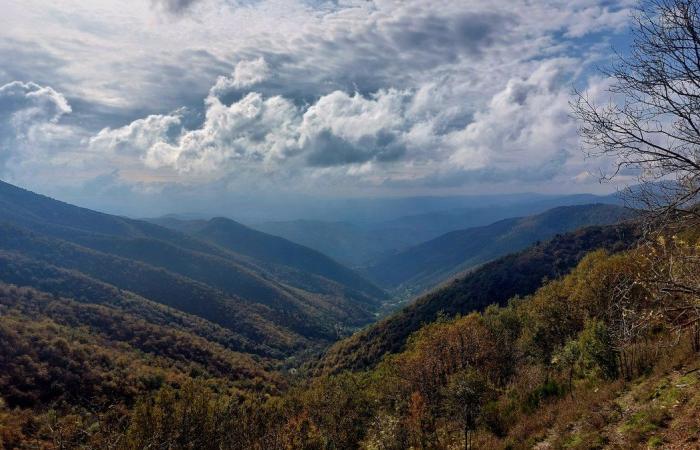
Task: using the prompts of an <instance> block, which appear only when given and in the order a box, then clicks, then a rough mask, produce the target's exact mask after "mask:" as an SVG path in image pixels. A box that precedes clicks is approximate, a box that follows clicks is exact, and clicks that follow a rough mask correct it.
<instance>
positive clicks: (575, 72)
mask: <svg viewBox="0 0 700 450" xmlns="http://www.w3.org/2000/svg"><path fill="white" fill-rule="evenodd" d="M151 3H152V4H156V5H158V8H160V9H168V10H169V11H172V12H177V13H178V17H176V18H173V17H168V16H167V15H166V16H163V15H158V14H154V13H153V10H152V8H151V6H152V5H149V2H143V1H141V0H125V1H124V2H112V1H108V0H98V1H95V2H88V3H86V2H81V1H79V0H60V1H58V2H57V3H55V4H52V5H51V6H49V7H46V5H45V4H44V3H41V2H39V0H27V2H26V3H25V2H22V3H21V4H20V3H13V4H11V5H10V6H8V7H7V8H5V10H4V17H3V18H0V57H2V58H3V59H4V60H5V61H8V63H7V64H4V65H3V67H2V68H0V84H1V83H2V80H4V79H8V80H14V79H20V78H21V76H22V75H23V74H24V75H25V76H26V74H38V75H39V76H41V78H40V79H50V80H52V81H51V83H50V84H51V85H52V86H53V87H54V88H55V89H56V90H55V91H54V90H53V89H50V88H42V87H41V86H38V85H36V86H38V87H37V88H36V90H37V91H39V90H41V89H47V90H46V91H45V92H44V93H42V94H36V97H37V100H36V104H34V105H33V106H32V105H30V104H29V103H27V106H26V107H23V109H22V111H23V112H22V113H17V111H19V110H17V111H15V112H13V113H12V117H13V118H10V117H11V116H10V115H5V116H0V119H2V123H0V127H11V130H12V136H13V137H12V139H13V140H14V139H17V140H18V142H19V141H21V140H24V141H25V142H29V141H31V142H32V146H33V148H35V149H40V148H42V149H44V150H46V149H50V150H46V151H44V154H46V153H47V152H48V153H50V154H52V158H51V159H50V160H47V162H45V163H42V164H52V163H55V164H60V165H65V164H69V163H70V159H71V158H73V157H74V156H75V155H76V152H82V154H83V155H89V157H90V161H91V162H90V167H91V170H92V171H95V172H99V171H100V168H101V173H110V174H111V173H113V172H114V171H115V170H116V172H114V173H117V175H114V176H119V177H122V178H123V179H126V178H128V179H129V180H131V181H133V182H134V183H146V184H147V183H150V182H153V180H166V181H165V182H182V183H207V182H211V181H212V180H217V179H218V180H222V179H226V180H227V182H228V183H236V182H237V181H236V180H241V181H240V183H241V186H244V187H246V188H248V187H250V186H252V185H253V184H255V183H262V182H266V183H267V182H270V183H271V182H274V180H278V179H280V180H283V181H284V183H289V184H292V185H294V186H296V185H301V184H313V183H316V182H318V183H319V184H320V183H324V184H323V188H324V189H325V187H327V186H331V187H334V186H340V185H344V187H345V188H349V189H351V188H353V187H364V186H367V185H375V186H399V185H400V186H402V187H404V186H416V187H418V188H422V187H424V186H427V185H430V186H431V187H432V186H437V187H439V186H442V185H451V186H462V185H464V184H465V183H467V184H468V183H469V182H470V181H473V180H478V181H483V180H488V181H489V182H491V183H493V184H494V185H497V184H498V183H514V182H520V183H523V184H525V183H530V184H532V185H533V186H536V185H537V183H538V182H544V181H546V180H548V179H550V178H551V174H552V173H556V174H557V176H561V177H562V179H565V178H566V177H568V178H569V179H570V180H572V183H574V182H584V181H585V178H584V177H580V176H578V175H579V174H581V173H584V172H585V171H586V170H587V167H586V164H585V162H584V161H583V160H582V158H581V156H580V153H579V152H578V140H577V137H576V133H575V124H574V123H573V121H572V120H571V119H570V118H569V117H568V114H569V107H568V100H569V92H570V87H571V84H572V83H574V82H577V83H579V85H582V86H585V85H586V84H589V85H590V86H591V87H592V88H593V89H599V86H600V85H601V83H600V80H596V79H591V81H590V82H589V81H587V80H589V78H590V71H591V67H592V62H594V58H596V57H600V58H603V57H607V56H609V55H607V54H605V53H601V54H598V53H597V52H603V50H600V49H601V48H603V47H604V45H601V44H603V43H604V42H603V40H604V39H605V34H606V33H607V34H611V33H613V32H617V31H620V30H622V29H623V27H624V25H625V24H626V22H627V20H628V19H627V17H628V12H629V6H630V4H631V0H615V1H610V0H573V1H565V0H538V1H531V0H489V1H486V0H474V1H471V2H463V1H455V0H436V1H427V0H407V1H404V2H394V1H385V0H374V1H359V2H354V1H351V2H308V1H306V0H292V1H281V0H260V1H256V2H250V3H246V5H245V7H231V4H234V3H236V2H229V1H221V0H202V1H197V2H196V7H191V6H192V5H194V3H195V2H194V1H192V0H186V1H182V0H177V1H171V0H167V1H164V0H157V1H156V0H153V1H152V2H151ZM42 6H44V7H43V8H42ZM592 33H599V34H595V35H593V34H592ZM10 38H12V40H10ZM8 77H10V78H8ZM54 80H55V82H54ZM32 89H34V88H32ZM49 89H50V91H49ZM57 91H60V92H62V93H63V94H64V95H61V94H58V92H57ZM39 98H41V99H43V100H42V101H43V102H44V103H41V102H39V100H38V99H39ZM61 99H62V102H61ZM67 99H70V103H71V104H72V105H73V108H72V109H74V110H75V112H74V113H73V114H68V113H70V112H71V107H70V106H69V103H68V100H67ZM181 107H183V108H184V109H183V110H180V109H178V108H181ZM32 108H34V109H32ZM172 111H175V112H172ZM183 111H186V113H185V112H183ZM16 113H17V114H16ZM0 114H2V111H1V110H0ZM193 117H196V118H197V119H196V120H195V119H193ZM71 118H72V119H71ZM65 119H69V120H67V121H66V120H65ZM65 122H69V123H70V124H71V125H70V126H68V125H66V123H65ZM19 123H27V124H29V123H31V124H33V125H31V126H26V127H22V126H17V124H19ZM78 128H79V130H76V129H78ZM3 129H5V128H3ZM6 135H7V134H6ZM85 135H89V136H90V137H89V138H87V139H84V140H81V139H82V138H83V137H84V136H85ZM3 139H4V141H3V142H7V138H3ZM71 139H73V140H72V141H71ZM56 143H60V146H58V145H56ZM2 145H3V149H6V148H9V147H8V146H7V144H6V143H4V144H2ZM15 147H16V146H15ZM24 147H25V148H29V146H26V145H25V146H24ZM61 148H64V150H63V151H61ZM5 154H6V155H7V154H8V152H7V151H5ZM27 154H28V150H27V151H25V153H24V155H25V156H22V157H21V158H20V157H19V156H18V154H17V153H16V152H15V153H14V156H13V158H14V159H15V162H17V161H24V166H23V167H24V169H23V170H26V176H27V177H30V175H29V173H30V171H31V164H39V163H38V162H37V161H38V158H26V155H27ZM0 158H2V156H0ZM22 158H24V159H22ZM5 159H7V157H5ZM30 159H31V164H30V162H29V161H30ZM73 159H75V160H78V161H80V164H83V165H85V164H87V163H86V162H85V161H86V159H87V158H86V157H81V158H73ZM72 164H78V162H75V163H72ZM278 188H280V189H281V188H282V186H281V185H280V186H278ZM284 188H285V189H286V186H285V187H284ZM426 189H427V188H426Z"/></svg>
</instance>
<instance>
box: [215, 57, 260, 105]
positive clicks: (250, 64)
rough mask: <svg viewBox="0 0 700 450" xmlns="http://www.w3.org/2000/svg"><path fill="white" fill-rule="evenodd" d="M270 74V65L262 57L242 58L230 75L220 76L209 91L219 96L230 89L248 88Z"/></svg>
mask: <svg viewBox="0 0 700 450" xmlns="http://www.w3.org/2000/svg"><path fill="white" fill-rule="evenodd" d="M269 76H270V67H269V66H268V65H267V63H266V62H265V59H264V58H262V57H261V58H257V59H254V60H250V61H249V60H244V61H240V62H239V63H238V64H236V68H235V69H234V70H233V73H232V74H231V76H230V77H225V76H220V77H219V78H217V79H216V83H215V84H214V86H212V88H211V90H210V91H209V93H210V95H214V96H220V95H224V94H226V93H228V92H229V91H231V90H234V89H236V90H239V89H244V88H249V87H251V86H254V85H256V84H258V83H260V82H262V81H265V80H266V79H267V78H268V77H269Z"/></svg>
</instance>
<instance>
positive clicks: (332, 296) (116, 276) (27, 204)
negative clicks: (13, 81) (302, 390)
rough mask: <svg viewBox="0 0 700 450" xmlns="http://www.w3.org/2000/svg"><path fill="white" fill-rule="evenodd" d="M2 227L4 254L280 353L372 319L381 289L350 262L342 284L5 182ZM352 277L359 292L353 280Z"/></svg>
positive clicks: (0, 208) (1, 187) (0, 247)
mask: <svg viewBox="0 0 700 450" xmlns="http://www.w3.org/2000/svg"><path fill="white" fill-rule="evenodd" d="M0 227H1V228H2V232H1V233H0V251H5V252H6V253H9V254H13V255H19V256H23V257H25V258H26V260H27V261H33V262H34V263H41V264H44V265H50V266H53V267H56V268H60V269H67V270H70V271H76V272H79V273H81V274H83V275H85V276H87V277H89V278H91V279H94V280H97V281H100V282H104V283H107V284H109V285H112V286H114V287H115V288H117V289H123V290H126V291H131V292H134V293H136V294H138V295H139V296H141V297H144V298H146V299H148V300H152V301H155V302H157V303H161V304H163V305H167V306H170V307H173V308H176V309H178V310H180V311H183V312H185V313H187V314H191V315H195V316H198V317H200V318H202V319H204V320H206V321H208V322H211V323H213V324H216V325H218V326H220V327H224V328H227V329H230V330H233V331H234V332H236V333H239V334H240V335H241V336H242V337H243V338H245V339H249V340H250V341H252V342H254V343H255V345H268V344H269V346H270V347H271V350H270V351H271V352H272V353H275V354H277V355H290V354H292V353H293V352H295V351H299V350H302V349H304V348H307V347H308V346H309V345H313V344H318V343H321V342H328V341H332V340H334V339H336V338H337V336H338V333H339V331H340V332H344V331H343V330H346V329H348V328H353V327H356V326H358V325H362V324H366V323H368V322H369V321H371V320H372V318H373V316H374V312H375V311H376V308H377V306H378V304H379V302H380V297H379V296H380V295H381V294H382V293H381V291H380V290H378V289H377V288H374V287H373V286H372V285H371V284H369V283H368V282H366V281H364V280H362V279H361V278H360V277H359V276H357V277H356V278H352V276H351V275H352V272H350V271H349V270H347V269H345V271H346V272H343V271H342V270H341V269H339V268H336V269H337V271H338V273H342V274H344V275H345V276H346V278H345V279H344V281H346V282H347V284H340V283H339V282H336V281H334V280H331V279H327V278H325V277H323V276H321V275H318V274H314V273H305V272H303V271H301V270H298V269H295V268H290V267H287V266H283V265H281V264H270V263H268V262H265V261H261V260H258V259H256V258H253V257H251V256H249V255H245V254H239V253H236V252H234V251H231V250H230V249H227V248H225V246H222V245H218V244H215V243H212V242H208V241H206V240H203V239H199V238H196V237H194V236H190V235H187V234H183V233H180V232H177V231H174V230H171V229H168V228H164V227H160V226H157V225H154V224H151V223H147V222H143V221H138V220H131V219H127V218H122V217H116V216H111V215H108V214H102V213H98V212H95V211H91V210H88V209H84V208H79V207H76V206H72V205H69V204H66V203H63V202H59V201H56V200H53V199H50V198H48V197H44V196H41V195H38V194H34V193H32V192H29V191H26V190H23V189H20V188H17V187H14V186H12V185H9V184H7V183H2V182H0ZM309 280H311V281H309ZM0 281H7V282H14V281H13V280H2V279H0ZM40 281H41V280H40V279H38V278H37V279H35V280H34V282H40ZM354 282H357V283H358V285H360V288H359V289H355V288H354V287H353V286H351V283H354ZM27 285H29V286H33V285H32V284H27ZM72 294H75V295H74V296H77V297H81V296H82V295H83V294H81V293H80V292H73V293H72ZM375 294H376V295H377V297H375V296H374V295H375ZM86 295H87V296H88V297H89V294H86Z"/></svg>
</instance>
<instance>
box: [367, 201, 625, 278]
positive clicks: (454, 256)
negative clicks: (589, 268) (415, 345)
mask: <svg viewBox="0 0 700 450" xmlns="http://www.w3.org/2000/svg"><path fill="white" fill-rule="evenodd" d="M633 215H634V212H633V211H632V210H629V209H626V208H624V207H622V206H616V205H609V204H591V205H577V206H560V207H556V208H553V209H550V210H547V211H545V212H543V213H540V214H536V215H532V216H527V217H516V218H510V219H503V220H499V221H498V222H495V223H492V224H490V225H486V226H482V227H475V228H468V229H465V230H455V231H451V232H449V233H446V234H443V235H441V236H439V237H437V238H435V239H432V240H430V241H427V242H424V243H421V244H419V245H416V246H413V247H410V248H408V249H406V250H404V251H402V252H399V253H396V254H394V255H391V256H387V257H385V258H382V259H380V260H379V261H378V262H376V263H375V264H373V265H371V266H369V267H367V268H365V269H363V271H364V273H365V274H366V275H367V276H368V277H369V278H370V279H372V280H373V281H375V282H376V283H377V284H379V285H380V286H383V287H385V288H388V289H392V290H408V291H409V292H420V291H423V290H426V289H429V288H430V287H433V286H435V285H437V284H439V283H440V282H441V281H444V280H446V279H448V278H449V277H450V276H452V275H455V274H457V273H459V272H462V271H464V270H468V269H471V268H474V267H477V266H478V265H480V264H483V263H485V262H487V261H490V260H492V259H494V258H497V257H499V256H503V255H506V254H508V253H512V252H517V251H519V250H522V249H524V248H526V247H527V246H529V245H531V244H534V243H536V242H538V241H542V240H547V239H550V238H552V237H553V236H555V235H556V234H559V233H564V232H567V231H574V230H577V229H579V228H582V227H586V226H591V225H609V224H614V223H618V222H620V221H622V220H625V219H629V218H631V217H633Z"/></svg>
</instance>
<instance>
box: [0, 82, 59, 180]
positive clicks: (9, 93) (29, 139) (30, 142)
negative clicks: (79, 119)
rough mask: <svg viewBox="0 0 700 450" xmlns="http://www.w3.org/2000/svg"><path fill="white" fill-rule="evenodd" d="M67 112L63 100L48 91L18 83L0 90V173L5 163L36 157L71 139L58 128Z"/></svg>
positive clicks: (2, 87)
mask: <svg viewBox="0 0 700 450" xmlns="http://www.w3.org/2000/svg"><path fill="white" fill-rule="evenodd" d="M70 112H71V106H70V105H69V104H68V101H67V100H66V98H65V97H64V96H63V95H62V94H60V93H58V92H56V91H55V90H54V89H52V88H51V87H47V86H40V85H38V84H36V83H32V82H27V83H24V82H20V81H13V82H11V83H7V84H5V85H3V86H0V172H2V171H4V170H5V169H6V167H5V165H6V164H8V163H14V162H16V161H23V160H27V159H33V158H37V157H39V156H40V155H41V154H42V150H44V149H45V148H46V145H47V144H49V143H52V142H53V143H55V142H64V141H65V140H66V139H67V138H68V137H72V134H71V132H70V130H68V129H67V128H64V127H62V126H60V125H58V122H59V120H60V119H61V117H62V116H64V115H65V114H69V113H70Z"/></svg>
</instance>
